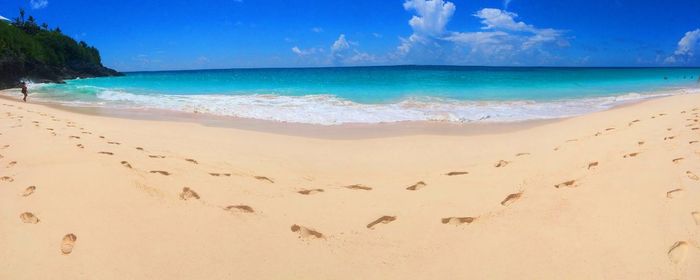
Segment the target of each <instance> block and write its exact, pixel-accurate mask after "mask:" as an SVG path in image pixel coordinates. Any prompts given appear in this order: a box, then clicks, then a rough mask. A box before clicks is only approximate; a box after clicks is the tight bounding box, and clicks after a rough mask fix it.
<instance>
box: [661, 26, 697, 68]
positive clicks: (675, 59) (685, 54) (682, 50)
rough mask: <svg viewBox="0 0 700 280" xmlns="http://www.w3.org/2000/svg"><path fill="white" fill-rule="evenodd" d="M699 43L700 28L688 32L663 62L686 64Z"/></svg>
mask: <svg viewBox="0 0 700 280" xmlns="http://www.w3.org/2000/svg"><path fill="white" fill-rule="evenodd" d="M699 43H700V28H698V29H695V30H692V31H688V32H686V33H685V35H684V36H683V38H681V40H680V41H678V47H676V51H674V52H673V55H671V56H669V57H667V58H666V59H665V60H664V62H665V63H668V64H674V63H684V62H688V61H689V60H690V59H692V58H693V56H694V55H695V49H696V48H697V47H698V44H699Z"/></svg>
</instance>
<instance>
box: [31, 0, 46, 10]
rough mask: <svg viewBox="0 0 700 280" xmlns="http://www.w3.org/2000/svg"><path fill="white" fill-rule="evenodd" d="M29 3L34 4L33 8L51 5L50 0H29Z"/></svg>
mask: <svg viewBox="0 0 700 280" xmlns="http://www.w3.org/2000/svg"><path fill="white" fill-rule="evenodd" d="M29 4H30V5H31V6H32V9H43V8H46V7H47V6H48V5H49V1H48V0H29Z"/></svg>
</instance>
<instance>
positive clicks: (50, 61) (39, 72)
mask: <svg viewBox="0 0 700 280" xmlns="http://www.w3.org/2000/svg"><path fill="white" fill-rule="evenodd" d="M122 75H123V74H121V73H119V72H117V71H115V70H113V69H110V68H107V67H104V66H103V65H102V62H101V57H100V53H99V51H98V50H97V49H96V48H95V47H92V46H89V45H88V44H87V43H85V42H82V41H81V42H77V41H75V40H73V39H72V38H70V37H68V36H66V35H64V34H63V33H61V30H60V29H59V28H55V29H49V27H48V25H47V24H42V25H38V24H37V22H36V20H35V19H34V18H33V17H31V16H29V17H28V18H27V19H26V20H25V19H24V11H23V10H20V15H19V17H18V18H16V19H15V20H14V21H13V22H5V21H1V20H0V89H7V88H13V87H18V86H19V84H20V82H21V81H25V80H29V81H32V82H37V83H63V81H64V80H69V79H75V78H93V77H108V76H122Z"/></svg>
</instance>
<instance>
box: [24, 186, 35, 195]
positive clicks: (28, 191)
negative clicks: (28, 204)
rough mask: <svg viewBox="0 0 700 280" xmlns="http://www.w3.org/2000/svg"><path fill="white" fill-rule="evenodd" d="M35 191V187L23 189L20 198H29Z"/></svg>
mask: <svg viewBox="0 0 700 280" xmlns="http://www.w3.org/2000/svg"><path fill="white" fill-rule="evenodd" d="M35 190H36V186H29V187H27V188H26V189H24V191H23V192H22V196H24V197H27V196H30V195H32V194H33V193H34V191H35Z"/></svg>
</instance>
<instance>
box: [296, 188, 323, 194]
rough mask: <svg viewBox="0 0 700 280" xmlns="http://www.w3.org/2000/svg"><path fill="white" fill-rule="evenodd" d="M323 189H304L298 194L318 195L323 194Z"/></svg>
mask: <svg viewBox="0 0 700 280" xmlns="http://www.w3.org/2000/svg"><path fill="white" fill-rule="evenodd" d="M322 192H323V189H308V190H307V189H303V190H300V191H298V192H297V193H300V194H303V195H311V194H317V193H322Z"/></svg>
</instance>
